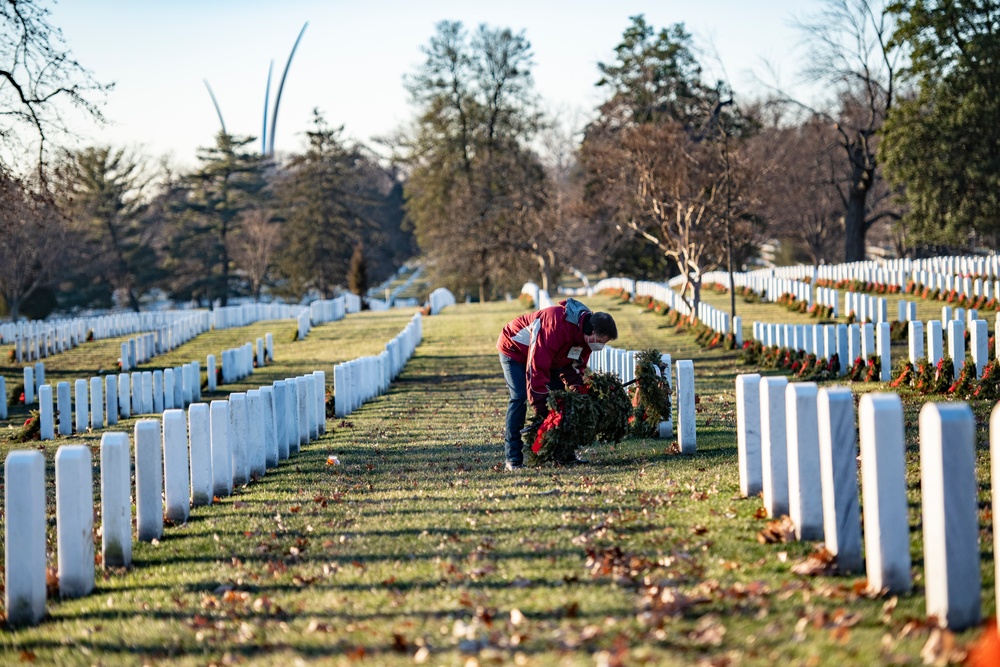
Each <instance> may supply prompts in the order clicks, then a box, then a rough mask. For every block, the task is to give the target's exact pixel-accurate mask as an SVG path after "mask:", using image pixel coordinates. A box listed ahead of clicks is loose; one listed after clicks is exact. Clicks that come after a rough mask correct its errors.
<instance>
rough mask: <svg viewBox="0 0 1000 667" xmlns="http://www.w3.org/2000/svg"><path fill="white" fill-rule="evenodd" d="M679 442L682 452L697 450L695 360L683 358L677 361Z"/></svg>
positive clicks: (687, 452)
mask: <svg viewBox="0 0 1000 667" xmlns="http://www.w3.org/2000/svg"><path fill="white" fill-rule="evenodd" d="M676 366H677V443H678V444H679V445H680V448H681V453H683V454H694V453H695V452H696V451H697V442H696V430H695V408H694V394H695V390H694V362H693V361H691V360H690V359H681V360H680V361H678V362H677V365H676Z"/></svg>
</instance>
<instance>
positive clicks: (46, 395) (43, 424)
mask: <svg viewBox="0 0 1000 667" xmlns="http://www.w3.org/2000/svg"><path fill="white" fill-rule="evenodd" d="M38 422H39V423H38V425H39V429H40V430H39V437H40V439H42V440H55V438H56V424H55V409H54V408H53V405H52V387H51V386H50V385H47V384H43V385H42V386H41V387H39V388H38Z"/></svg>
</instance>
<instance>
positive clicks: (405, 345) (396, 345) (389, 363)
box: [333, 312, 424, 418]
mask: <svg viewBox="0 0 1000 667" xmlns="http://www.w3.org/2000/svg"><path fill="white" fill-rule="evenodd" d="M423 337H424V328H423V316H422V315H421V314H420V313H419V312H418V313H415V314H414V315H413V317H411V318H410V321H409V322H408V323H407V324H406V326H405V327H403V330H402V331H400V332H399V333H398V334H396V335H395V336H394V337H393V338H392V340H390V341H389V342H388V343H386V344H385V349H384V350H383V351H382V352H380V353H379V354H378V355H375V356H366V357H359V358H357V359H353V360H351V361H345V362H343V363H339V364H337V365H336V366H334V367H333V387H334V394H335V400H334V413H335V414H336V416H337V417H339V418H343V417H346V416H347V415H349V414H351V413H352V412H354V410H356V409H357V408H359V407H361V406H362V405H363V404H365V403H366V402H368V401H370V400H371V399H373V398H375V397H376V396H381V395H382V394H384V393H385V392H387V391H388V390H389V385H390V383H391V382H392V381H393V380H394V379H396V377H397V376H398V375H399V374H400V373H401V372H402V371H403V367H404V366H405V365H406V362H407V361H409V360H410V357H412V356H413V352H414V351H415V350H416V349H417V345H419V344H420V341H421V340H423Z"/></svg>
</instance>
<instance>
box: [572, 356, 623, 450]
mask: <svg viewBox="0 0 1000 667" xmlns="http://www.w3.org/2000/svg"><path fill="white" fill-rule="evenodd" d="M583 382H584V384H585V385H586V387H587V395H588V396H590V398H591V399H592V400H593V402H594V410H595V411H596V413H597V431H596V437H597V439H598V440H600V441H601V442H609V443H619V442H621V441H622V440H624V439H625V436H626V435H628V418H629V416H630V415H631V414H632V404H631V403H630V402H629V398H628V394H627V393H626V391H625V387H624V385H622V381H621V380H620V379H619V378H618V376H617V375H615V374H614V373H587V374H586V376H584V378H583Z"/></svg>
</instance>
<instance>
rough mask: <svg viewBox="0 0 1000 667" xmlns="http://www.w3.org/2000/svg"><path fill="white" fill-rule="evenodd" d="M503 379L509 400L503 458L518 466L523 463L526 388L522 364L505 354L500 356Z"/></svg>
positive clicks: (526, 401) (524, 369) (526, 402)
mask: <svg viewBox="0 0 1000 667" xmlns="http://www.w3.org/2000/svg"><path fill="white" fill-rule="evenodd" d="M500 366H501V368H503V379H504V381H505V382H506V383H507V391H508V392H509V393H510V399H509V400H508V401H507V422H506V426H505V428H506V433H505V434H504V448H503V449H504V457H505V458H506V459H507V462H508V463H513V464H518V465H520V464H521V463H523V461H524V455H523V453H522V448H523V444H522V442H521V429H522V428H523V427H524V416H525V414H526V413H527V410H528V387H527V380H526V378H525V371H526V370H527V369H526V368H525V365H524V364H519V363H517V362H516V361H514V360H513V359H511V358H510V357H508V356H507V355H505V354H501V355H500Z"/></svg>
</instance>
